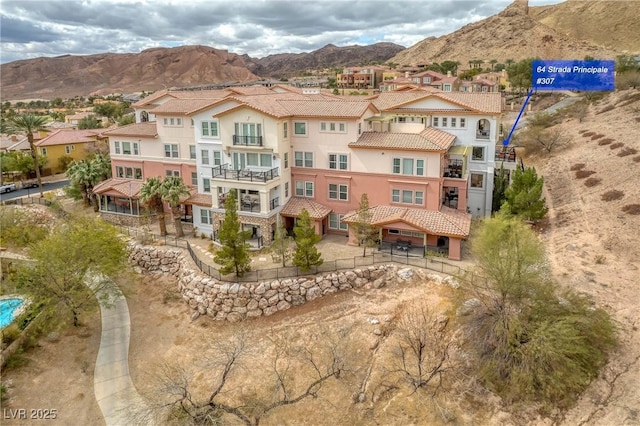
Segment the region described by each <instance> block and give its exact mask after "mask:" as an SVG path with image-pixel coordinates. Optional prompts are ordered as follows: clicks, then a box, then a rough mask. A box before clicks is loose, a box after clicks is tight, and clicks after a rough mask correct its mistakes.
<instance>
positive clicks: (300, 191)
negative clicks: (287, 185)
mask: <svg viewBox="0 0 640 426" xmlns="http://www.w3.org/2000/svg"><path fill="white" fill-rule="evenodd" d="M296 196H298V197H313V182H303V181H296Z"/></svg>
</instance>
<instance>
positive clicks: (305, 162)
mask: <svg viewBox="0 0 640 426" xmlns="http://www.w3.org/2000/svg"><path fill="white" fill-rule="evenodd" d="M294 157H295V166H296V167H313V152H302V151H296V152H294Z"/></svg>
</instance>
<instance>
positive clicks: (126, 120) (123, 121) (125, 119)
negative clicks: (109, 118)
mask: <svg viewBox="0 0 640 426" xmlns="http://www.w3.org/2000/svg"><path fill="white" fill-rule="evenodd" d="M135 122H136V117H135V116H134V115H123V116H122V118H120V120H118V126H126V125H127V124H133V123H135Z"/></svg>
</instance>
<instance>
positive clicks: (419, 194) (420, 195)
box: [414, 191, 424, 204]
mask: <svg viewBox="0 0 640 426" xmlns="http://www.w3.org/2000/svg"><path fill="white" fill-rule="evenodd" d="M414 202H415V204H423V203H424V192H422V191H416V196H415V198H414Z"/></svg>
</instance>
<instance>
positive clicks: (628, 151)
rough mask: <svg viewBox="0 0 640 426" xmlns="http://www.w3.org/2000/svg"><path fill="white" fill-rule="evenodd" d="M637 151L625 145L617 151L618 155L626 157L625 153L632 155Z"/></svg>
mask: <svg viewBox="0 0 640 426" xmlns="http://www.w3.org/2000/svg"><path fill="white" fill-rule="evenodd" d="M637 153H638V150H637V149H635V148H629V147H626V148H624V149H623V150H622V151H620V152H619V153H618V157H626V156H627V155H633V154H637Z"/></svg>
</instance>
